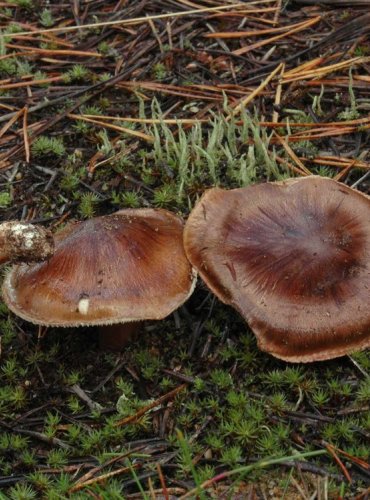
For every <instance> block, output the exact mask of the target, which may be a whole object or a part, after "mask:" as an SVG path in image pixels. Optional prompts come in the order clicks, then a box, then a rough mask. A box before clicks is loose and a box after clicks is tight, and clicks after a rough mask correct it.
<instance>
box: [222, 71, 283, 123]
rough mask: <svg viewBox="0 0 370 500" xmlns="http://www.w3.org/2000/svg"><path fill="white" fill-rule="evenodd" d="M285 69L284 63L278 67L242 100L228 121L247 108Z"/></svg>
mask: <svg viewBox="0 0 370 500" xmlns="http://www.w3.org/2000/svg"><path fill="white" fill-rule="evenodd" d="M282 67H283V63H280V64H279V66H277V67H276V68H275V69H274V71H272V72H271V73H270V74H269V75H268V77H267V78H265V79H264V80H263V81H262V82H261V83H260V84H259V85H258V87H257V88H256V89H255V90H253V92H251V93H250V94H249V95H248V96H247V97H245V98H244V99H242V100H241V102H240V103H239V104H238V105H237V106H236V107H235V108H234V109H233V111H232V113H231V115H229V116H228V117H227V120H230V118H231V117H232V116H235V115H237V114H238V113H239V111H240V110H241V109H242V108H245V107H246V106H247V105H248V104H249V103H250V102H251V101H253V99H254V98H255V97H256V96H257V95H258V94H259V93H260V92H261V90H263V89H264V88H265V87H266V86H267V85H268V84H269V82H270V81H271V80H272V79H273V78H274V76H275V75H276V74H277V73H279V71H281V69H282Z"/></svg>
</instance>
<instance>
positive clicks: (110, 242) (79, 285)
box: [3, 209, 196, 349]
mask: <svg viewBox="0 0 370 500" xmlns="http://www.w3.org/2000/svg"><path fill="white" fill-rule="evenodd" d="M182 237H183V221H182V219H180V218H179V217H177V216H176V215H174V214H172V213H171V212H168V211H166V210H161V209H127V210H120V211H118V212H116V213H114V214H112V215H106V216H102V217H96V218H93V219H90V220H87V221H83V222H76V223H72V224H69V225H67V226H66V227H65V228H64V229H63V230H61V231H60V232H59V233H57V234H56V235H55V252H54V255H53V256H52V257H51V258H50V259H49V260H48V261H46V262H42V263H37V264H33V265H31V266H28V265H25V264H21V265H18V266H14V267H13V269H12V270H11V271H10V273H9V274H8V275H7V276H6V278H5V282H4V285H3V297H4V300H5V302H6V304H7V305H8V307H9V308H10V309H11V310H12V311H13V312H14V313H15V314H17V315H18V316H20V317H22V318H24V319H25V320H27V321H30V322H32V323H36V324H41V325H48V326H59V327H71V326H82V325H86V326H87V325H89V326H90V325H91V326H92V325H114V324H118V323H119V324H127V327H126V328H125V326H124V325H123V326H120V327H119V328H113V327H111V328H109V327H107V328H105V329H104V328H102V329H101V339H102V344H103V345H104V346H105V347H108V348H113V349H120V348H121V347H122V346H123V345H124V344H125V342H126V341H127V338H128V337H129V336H130V335H131V333H132V328H131V326H132V325H131V326H130V324H132V323H135V326H136V325H137V324H138V323H137V322H140V321H143V320H146V319H162V318H164V317H165V316H167V315H169V314H170V313H171V312H172V311H174V310H175V309H176V308H178V307H179V306H180V305H181V304H182V303H183V302H185V300H186V299H187V298H188V296H189V295H190V294H191V293H192V291H193V289H194V286H195V281H196V275H195V273H194V272H193V269H192V267H191V266H190V264H189V262H188V260H187V258H186V256H185V252H184V249H183V241H182ZM104 330H105V331H104Z"/></svg>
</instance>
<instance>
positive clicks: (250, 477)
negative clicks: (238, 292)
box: [0, 0, 370, 500]
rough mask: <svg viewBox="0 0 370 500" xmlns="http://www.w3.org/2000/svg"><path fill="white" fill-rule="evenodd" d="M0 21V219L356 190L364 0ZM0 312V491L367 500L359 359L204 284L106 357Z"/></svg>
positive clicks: (1, 6)
mask: <svg viewBox="0 0 370 500" xmlns="http://www.w3.org/2000/svg"><path fill="white" fill-rule="evenodd" d="M0 26H1V32H0V212H1V220H13V219H24V220H28V221H33V222H39V223H42V224H43V225H45V226H47V227H49V228H51V229H52V230H55V231H56V230H58V229H59V228H61V227H63V225H64V224H65V223H67V222H69V221H72V220H82V219H86V218H90V217H93V216H97V215H104V214H109V213H113V212H114V211H116V210H118V209H119V208H124V207H134V208H136V207H162V208H165V209H168V210H172V211H174V212H176V213H178V214H180V215H182V216H183V217H184V218H186V217H187V215H188V214H189V211H190V210H191V209H192V207H193V206H194V204H195V203H196V201H197V199H198V198H199V197H200V195H201V194H202V193H203V191H204V190H205V189H206V188H207V187H211V186H214V185H218V186H220V187H225V188H235V187H242V186H247V185H249V184H252V183H256V182H263V181H266V180H271V181H274V180H282V179H286V178H289V177H298V176H306V175H311V174H316V175H322V176H326V177H331V178H334V179H337V180H340V181H342V182H344V183H345V184H347V185H349V186H354V187H356V188H357V189H358V190H360V191H363V192H369V188H370V152H369V147H370V134H369V130H370V76H369V75H370V14H369V7H368V1H363V0H353V1H352V2H351V1H347V2H343V1H341V0H332V1H330V2H327V1H325V0H323V1H322V2H320V3H319V2H316V1H315V0H310V1H305V0H297V1H286V0H255V1H244V2H236V1H235V2H234V1H232V0H229V1H226V0H194V1H193V0H191V1H190V0H158V1H155V2H150V1H148V0H131V1H127V0H104V1H102V0H97V1H90V0H71V1H70V2H60V3H59V2H54V1H53V0H51V1H43V0H40V1H38V0H11V1H7V0H6V1H5V2H1V3H0ZM0 307H1V310H0V314H1V320H0V334H1V344H0V498H1V499H7V498H10V499H16V500H21V499H22V500H26V499H32V498H47V499H64V498H70V497H72V498H81V499H84V498H94V499H114V498H117V499H118V498H128V499H141V498H143V499H154V498H163V499H170V498H171V499H175V498H180V499H183V498H200V499H205V498H224V499H229V498H230V499H237V498H240V499H244V498H249V499H259V498H264V499H265V498H278V499H326V498H332V499H338V498H356V499H357V500H360V499H361V500H365V499H366V498H368V496H369V491H370V489H369V487H370V468H369V465H368V463H367V462H366V460H367V458H368V456H369V437H370V413H369V408H370V407H369V401H370V377H369V372H370V357H369V355H368V353H366V352H360V353H356V354H353V355H351V356H346V357H342V358H339V359H335V360H331V361H326V362H320V363H311V364H289V363H286V362H283V361H279V360H277V359H275V358H273V357H271V356H270V355H268V354H266V353H264V352H261V351H259V350H258V348H257V345H256V341H255V337H254V335H253V334H252V332H251V331H250V330H249V329H248V327H247V325H246V324H245V322H244V321H243V319H242V318H241V317H240V316H239V315H238V314H237V313H236V312H235V311H234V310H233V309H231V308H230V307H228V306H226V305H224V304H222V303H221V302H219V301H218V300H217V299H215V297H214V296H213V295H212V294H211V293H210V292H209V291H208V290H207V288H206V286H205V285H204V284H203V283H202V282H201V280H198V285H197V288H196V290H195V292H194V294H193V295H192V297H191V298H190V299H189V301H188V302H187V303H186V304H185V305H184V306H183V307H181V308H180V309H179V310H178V311H177V312H176V313H175V314H173V315H171V316H170V317H168V318H167V319H166V320H163V321H158V322H153V323H151V322H148V323H147V324H146V325H145V326H144V327H143V331H142V334H141V335H140V336H139V338H138V339H137V340H136V341H135V342H132V344H130V345H129V346H128V347H127V348H126V349H125V350H124V351H123V352H122V353H107V352H103V351H101V350H100V349H99V346H98V342H97V332H96V331H95V330H94V329H93V328H79V329H77V328H71V329H56V328H45V327H38V326H36V325H32V324H30V323H27V322H25V321H23V320H21V319H20V318H17V317H16V316H14V315H13V314H11V313H10V312H9V311H8V310H7V308H6V306H5V305H4V304H1V305H0Z"/></svg>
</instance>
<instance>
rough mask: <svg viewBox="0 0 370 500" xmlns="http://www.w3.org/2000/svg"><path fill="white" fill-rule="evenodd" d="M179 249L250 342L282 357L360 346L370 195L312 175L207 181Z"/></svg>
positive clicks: (326, 354)
mask: <svg viewBox="0 0 370 500" xmlns="http://www.w3.org/2000/svg"><path fill="white" fill-rule="evenodd" d="M184 245H185V251H186V254H187V256H188V258H189V260H190V262H191V263H192V265H193V266H194V267H195V268H196V269H197V270H198V271H199V274H200V276H201V277H202V278H203V280H204V281H205V283H206V284H207V285H208V286H209V288H210V289H211V290H212V291H213V292H214V293H215V294H216V295H217V296H218V297H219V298H220V300H221V301H222V302H224V303H226V304H229V305H231V306H233V307H234V308H235V309H237V310H238V311H239V312H240V314H241V315H242V316H243V317H244V318H245V320H246V321H247V322H248V324H249V326H250V328H251V329H252V330H253V332H254V333H255V335H256V337H257V340H258V344H259V347H260V348H261V349H262V350H265V351H267V352H269V353H271V354H272V355H274V356H276V357H278V358H281V359H284V360H286V361H291V362H310V361H316V360H325V359H330V358H335V357H338V356H342V355H344V354H348V353H351V352H352V351H356V350H361V349H365V348H366V347H369V346H370V198H369V197H368V196H366V195H364V194H363V193H361V192H358V191H356V190H354V189H351V188H349V187H347V186H345V185H344V184H341V183H339V182H336V181H334V180H331V179H327V178H322V177H319V176H310V177H306V178H302V179H290V180H288V181H284V182H275V183H266V184H260V185H254V186H251V187H247V188H241V189H234V190H230V191H225V190H222V189H217V188H214V189H210V190H209V191H207V192H206V193H205V194H204V195H203V197H202V198H201V199H200V201H199V202H198V204H197V206H196V207H195V209H194V210H193V212H192V213H191V215H190V217H189V219H188V221H187V223H186V226H185V230H184Z"/></svg>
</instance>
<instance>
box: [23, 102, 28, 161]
mask: <svg viewBox="0 0 370 500" xmlns="http://www.w3.org/2000/svg"><path fill="white" fill-rule="evenodd" d="M27 118H28V107H27V106H25V107H24V108H23V141H24V151H25V154H26V163H29V162H30V141H29V140H28V131H27Z"/></svg>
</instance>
